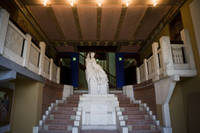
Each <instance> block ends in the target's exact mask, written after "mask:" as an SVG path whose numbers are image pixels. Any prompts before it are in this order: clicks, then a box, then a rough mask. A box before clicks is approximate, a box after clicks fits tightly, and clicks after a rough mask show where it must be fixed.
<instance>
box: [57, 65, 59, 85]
mask: <svg viewBox="0 0 200 133" xmlns="http://www.w3.org/2000/svg"><path fill="white" fill-rule="evenodd" d="M57 83H58V84H60V67H57Z"/></svg>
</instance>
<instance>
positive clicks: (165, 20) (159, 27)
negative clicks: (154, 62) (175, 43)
mask: <svg viewBox="0 0 200 133" xmlns="http://www.w3.org/2000/svg"><path fill="white" fill-rule="evenodd" d="M186 1H187V0H182V1H181V2H178V3H177V4H178V5H177V6H173V7H172V8H171V9H170V10H169V12H168V13H167V14H166V15H165V16H164V17H163V18H162V19H161V21H160V22H159V23H158V25H157V26H156V27H155V28H154V29H153V30H152V32H151V33H150V34H149V36H148V38H147V39H146V41H144V42H143V43H142V44H141V45H142V46H141V48H140V50H139V52H141V51H142V50H144V49H145V48H146V47H147V46H148V45H151V44H152V43H153V41H154V39H155V38H156V37H157V36H158V35H159V33H160V32H161V31H162V30H163V28H164V27H165V26H166V24H168V23H169V22H170V21H171V20H172V19H173V18H174V17H175V16H176V15H177V14H178V12H179V10H180V8H181V7H182V5H183V4H184V3H185V2H186Z"/></svg>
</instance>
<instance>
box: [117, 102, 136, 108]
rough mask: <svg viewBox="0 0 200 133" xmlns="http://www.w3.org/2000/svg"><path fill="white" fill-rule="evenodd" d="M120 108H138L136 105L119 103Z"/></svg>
mask: <svg viewBox="0 0 200 133" xmlns="http://www.w3.org/2000/svg"><path fill="white" fill-rule="evenodd" d="M119 106H120V107H138V106H139V105H138V104H124V103H119Z"/></svg>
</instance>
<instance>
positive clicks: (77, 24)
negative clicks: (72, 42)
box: [72, 6, 83, 40]
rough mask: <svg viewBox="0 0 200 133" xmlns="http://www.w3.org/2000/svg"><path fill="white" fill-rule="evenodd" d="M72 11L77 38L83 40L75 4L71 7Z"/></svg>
mask: <svg viewBox="0 0 200 133" xmlns="http://www.w3.org/2000/svg"><path fill="white" fill-rule="evenodd" d="M72 12H73V16H74V21H75V24H76V28H77V33H78V38H79V40H83V35H82V32H81V26H80V21H79V16H78V9H77V6H74V7H72Z"/></svg>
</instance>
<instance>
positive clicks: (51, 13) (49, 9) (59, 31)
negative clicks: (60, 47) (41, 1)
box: [46, 7, 65, 39]
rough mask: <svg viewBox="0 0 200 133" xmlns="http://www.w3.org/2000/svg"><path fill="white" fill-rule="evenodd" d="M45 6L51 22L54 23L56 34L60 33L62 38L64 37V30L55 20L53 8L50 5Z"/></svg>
mask: <svg viewBox="0 0 200 133" xmlns="http://www.w3.org/2000/svg"><path fill="white" fill-rule="evenodd" d="M46 8H47V12H48V16H49V17H50V18H51V19H52V20H53V23H54V24H55V27H56V30H57V32H58V34H59V35H60V37H61V38H62V39H65V35H64V32H63V30H62V28H61V27H60V25H59V22H58V21H57V18H56V15H55V13H54V10H53V8H52V7H46Z"/></svg>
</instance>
